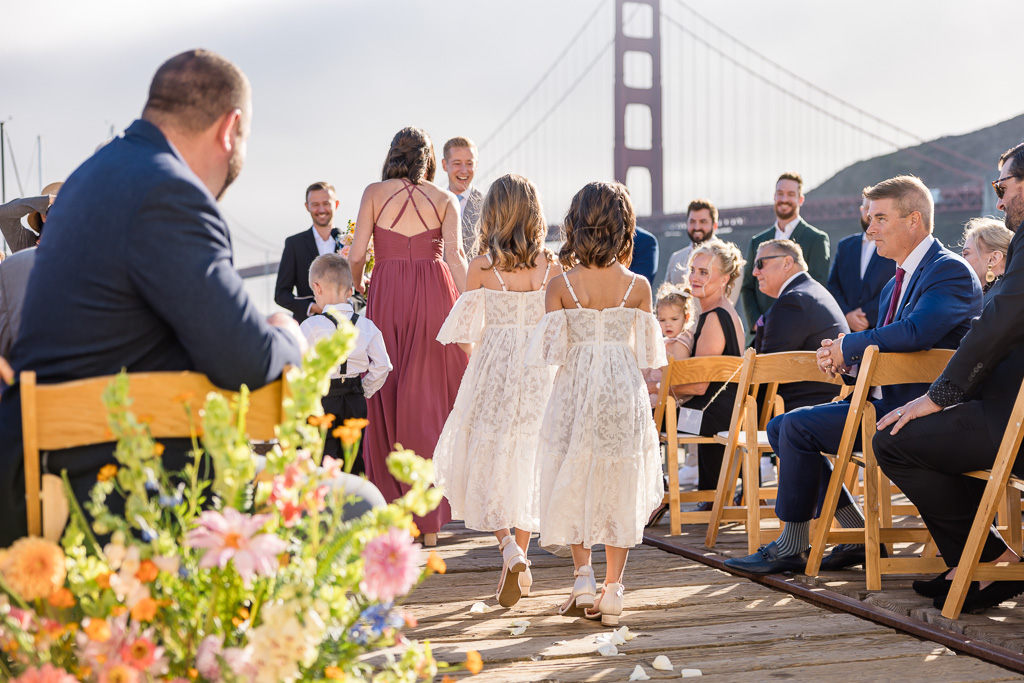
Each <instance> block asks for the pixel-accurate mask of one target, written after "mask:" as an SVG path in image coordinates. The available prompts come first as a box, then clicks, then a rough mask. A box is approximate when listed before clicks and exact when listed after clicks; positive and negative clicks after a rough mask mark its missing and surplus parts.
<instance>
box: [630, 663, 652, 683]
mask: <svg viewBox="0 0 1024 683" xmlns="http://www.w3.org/2000/svg"><path fill="white" fill-rule="evenodd" d="M629 680H631V681H649V680H651V677H650V676H648V675H647V672H646V671H644V668H643V667H642V666H640V665H639V664H637V665H636V667H635V668H634V669H633V673H631V674H630V675H629Z"/></svg>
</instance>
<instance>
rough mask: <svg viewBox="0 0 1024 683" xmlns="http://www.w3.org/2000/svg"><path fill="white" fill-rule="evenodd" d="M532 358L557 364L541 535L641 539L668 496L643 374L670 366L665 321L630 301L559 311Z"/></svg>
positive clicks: (543, 451) (538, 336) (586, 541)
mask: <svg viewBox="0 0 1024 683" xmlns="http://www.w3.org/2000/svg"><path fill="white" fill-rule="evenodd" d="M567 281H568V278H567ZM570 291H571V286H570ZM627 295H628V294H627ZM573 298H574V299H575V294H573ZM578 305H579V304H577V306H578ZM527 364H529V365H541V364H549V365H557V366H559V368H558V374H557V375H556V376H555V385H554V388H553V390H552V392H551V399H550V401H549V402H548V407H547V411H546V412H545V414H544V423H543V425H542V427H541V444H540V456H539V457H540V468H541V475H540V533H541V543H542V544H544V545H557V544H562V543H582V544H583V545H584V547H587V548H590V547H591V546H594V545H598V544H605V545H612V546H617V547H620V548H629V547H632V546H634V545H637V544H638V543H640V542H641V541H642V540H643V529H644V524H645V523H646V522H647V520H648V518H649V517H650V515H651V513H652V512H654V510H655V509H656V508H657V507H658V506H659V505H660V504H661V500H662V496H663V494H664V486H663V484H662V478H661V449H660V447H659V443H658V434H657V432H656V430H655V428H654V419H653V418H652V416H651V404H650V401H649V400H648V398H647V386H646V384H645V383H644V378H643V376H642V375H641V373H640V369H641V368H660V367H663V366H665V365H667V364H668V361H667V360H666V359H665V345H664V344H663V343H662V338H661V329H660V328H659V327H658V321H657V319H656V318H655V317H654V316H653V315H652V314H650V313H646V312H644V311H641V310H639V309H634V308H624V307H622V306H619V307H617V308H607V309H605V310H603V311H598V310H594V309H589V308H576V309H566V310H561V311H553V312H551V313H548V314H547V315H545V316H544V319H543V320H542V321H541V323H540V325H539V326H538V327H537V330H536V332H534V334H533V337H532V338H531V340H530V347H529V349H528V351H527Z"/></svg>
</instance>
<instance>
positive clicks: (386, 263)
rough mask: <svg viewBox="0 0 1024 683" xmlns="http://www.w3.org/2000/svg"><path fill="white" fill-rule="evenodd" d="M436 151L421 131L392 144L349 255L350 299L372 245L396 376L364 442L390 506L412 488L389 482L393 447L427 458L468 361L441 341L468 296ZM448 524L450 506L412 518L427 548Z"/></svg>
mask: <svg viewBox="0 0 1024 683" xmlns="http://www.w3.org/2000/svg"><path fill="white" fill-rule="evenodd" d="M435 170H436V162H435V160H434V146H433V144H432V143H431V141H430V136H428V135H427V133H426V132H425V131H423V130H420V129H418V128H403V129H402V130H400V131H399V132H398V134H397V135H395V138H394V139H393V140H392V141H391V149H390V151H389V152H388V156H387V160H386V161H385V162H384V171H383V174H382V180H381V182H379V183H373V184H372V185H370V186H368V187H367V188H366V190H365V191H364V192H363V199H362V203H361V204H360V206H359V215H358V217H357V219H356V229H355V239H354V241H353V245H352V250H351V252H350V254H349V259H350V263H351V264H352V273H353V275H354V276H355V283H356V290H357V291H360V292H363V291H364V288H365V286H366V285H365V278H364V277H362V276H361V275H362V273H363V268H364V265H365V263H366V253H367V247H368V245H369V242H370V237H371V235H372V237H373V245H374V258H375V265H374V268H373V283H372V285H371V286H370V287H369V295H368V303H367V309H366V317H367V318H369V319H370V320H372V321H373V323H374V324H375V325H376V326H377V327H378V328H379V329H380V331H381V334H382V335H383V336H384V344H385V346H386V347H387V350H388V355H389V356H391V362H392V364H393V365H394V370H392V371H391V374H390V375H388V379H387V381H386V382H385V383H384V386H383V387H381V389H380V391H378V392H377V393H376V394H374V395H373V396H372V397H371V398H370V400H369V402H368V406H367V408H368V413H369V415H368V419H369V425H368V426H367V427H366V432H365V434H364V437H363V439H364V443H365V452H364V455H365V460H366V475H367V477H369V479H370V481H371V482H373V484H374V485H375V486H376V487H377V488H378V489H380V491H381V493H383V494H384V497H385V498H386V499H387V500H388V501H392V500H395V499H396V498H399V497H401V496H402V495H403V494H404V493H405V492H406V491H407V490H408V486H406V485H405V484H401V483H400V482H398V481H397V480H396V479H395V478H394V477H392V476H391V473H390V472H388V469H387V464H386V460H387V457H388V454H389V453H390V452H391V451H392V450H393V448H394V445H395V444H396V443H398V444H401V445H402V446H403V447H404V448H409V449H411V450H413V451H415V452H416V453H417V454H419V455H420V456H422V457H424V458H430V457H432V456H433V453H434V447H435V446H436V445H437V439H438V437H439V436H440V434H441V430H442V429H443V428H444V423H445V421H446V420H447V419H448V414H449V413H450V412H451V410H452V406H453V405H454V403H455V397H456V395H457V394H458V391H459V384H460V382H461V381H462V374H463V373H464V372H465V370H466V363H467V360H468V359H467V357H466V354H465V352H464V351H462V349H460V348H459V347H458V346H456V345H454V344H453V345H451V346H445V345H443V344H440V343H439V342H438V341H437V333H438V331H439V330H440V329H441V325H442V324H443V323H444V321H445V318H447V316H448V313H449V311H451V309H452V306H453V305H454V304H455V300H456V299H457V298H458V297H459V292H461V291H462V290H463V289H465V287H466V257H465V253H464V252H463V248H462V236H461V227H460V225H459V210H458V202H457V200H456V199H455V196H454V195H452V194H451V193H449V192H446V191H444V190H442V189H440V188H439V187H437V186H435V185H434V184H433V183H432V181H433V179H434V172H435ZM449 521H451V509H450V508H449V506H448V501H447V500H442V502H441V505H440V506H438V508H437V509H436V510H434V511H433V512H431V513H430V514H428V515H427V516H426V517H423V518H420V517H417V518H416V526H418V527H419V529H420V531H422V532H423V534H424V544H425V545H432V544H433V542H436V534H437V532H438V530H440V528H441V527H442V526H444V525H445V524H446V523H447V522H449Z"/></svg>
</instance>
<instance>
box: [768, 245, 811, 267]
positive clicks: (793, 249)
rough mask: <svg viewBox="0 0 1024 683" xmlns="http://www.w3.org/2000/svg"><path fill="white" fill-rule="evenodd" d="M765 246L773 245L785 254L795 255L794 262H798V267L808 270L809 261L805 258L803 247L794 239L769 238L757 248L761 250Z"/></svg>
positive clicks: (776, 249)
mask: <svg viewBox="0 0 1024 683" xmlns="http://www.w3.org/2000/svg"><path fill="white" fill-rule="evenodd" d="M765 247H773V248H774V249H775V251H777V252H781V253H782V254H783V255H784V256H791V257H793V263H795V264H796V266H797V268H799V269H800V270H807V261H806V260H805V259H804V250H803V247H801V246H800V245H799V244H797V243H796V242H794V241H793V240H767V241H766V242H761V244H759V245H758V247H757V250H758V251H761V250H762V249H764V248H765Z"/></svg>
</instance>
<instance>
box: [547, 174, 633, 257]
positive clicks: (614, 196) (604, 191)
mask: <svg viewBox="0 0 1024 683" xmlns="http://www.w3.org/2000/svg"><path fill="white" fill-rule="evenodd" d="M562 230H563V232H564V237H565V243H564V244H563V245H562V249H561V250H560V251H559V252H558V259H559V260H560V261H561V262H562V265H563V266H564V267H565V268H566V270H568V269H569V268H572V267H573V266H576V265H581V266H584V267H597V268H607V267H609V266H611V265H613V264H614V263H615V262H616V261H618V262H619V263H621V264H622V265H624V266H628V265H629V264H630V263H632V261H633V238H634V236H635V235H636V211H635V210H634V209H633V202H632V201H631V200H630V198H629V190H627V189H626V186H625V185H623V184H622V183H602V182H593V183H588V184H586V185H584V186H583V189H582V190H580V191H579V192H577V193H576V196H575V197H573V198H572V204H570V206H569V211H568V212H567V213H566V214H565V222H564V223H563V225H562Z"/></svg>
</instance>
